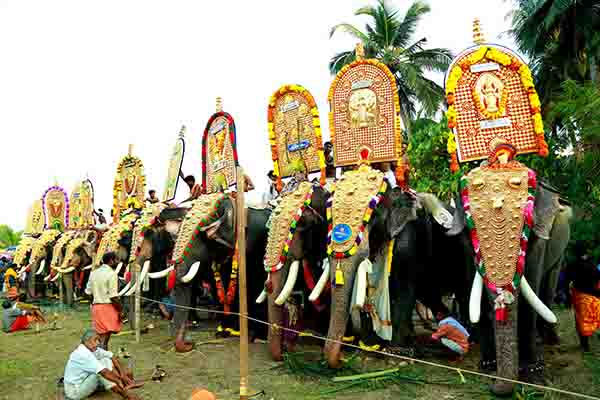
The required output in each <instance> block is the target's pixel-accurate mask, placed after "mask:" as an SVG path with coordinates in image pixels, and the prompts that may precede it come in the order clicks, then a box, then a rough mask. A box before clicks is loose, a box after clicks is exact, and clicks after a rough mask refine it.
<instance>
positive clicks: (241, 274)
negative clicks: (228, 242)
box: [236, 167, 248, 400]
mask: <svg viewBox="0 0 600 400" xmlns="http://www.w3.org/2000/svg"><path fill="white" fill-rule="evenodd" d="M244 176H245V175H244V170H243V169H242V168H241V167H237V169H236V186H237V197H236V220H237V221H236V227H237V229H236V235H237V238H236V240H237V248H238V279H239V296H240V301H239V303H240V400H247V399H248V320H247V319H246V316H247V315H248V302H247V297H246V207H245V204H244V190H245V189H246V180H245V179H244Z"/></svg>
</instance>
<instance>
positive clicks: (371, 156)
mask: <svg viewBox="0 0 600 400" xmlns="http://www.w3.org/2000/svg"><path fill="white" fill-rule="evenodd" d="M363 56H364V50H363V48H362V45H361V44H359V45H358V46H357V49H356V61H354V62H353V63H351V64H349V65H346V66H345V67H344V68H342V70H341V71H340V72H339V73H338V74H337V76H336V77H335V79H334V81H333V83H332V84H331V87H330V89H329V96H328V100H329V105H330V107H331V111H330V113H329V126H330V130H331V141H332V142H333V146H334V163H335V166H344V165H353V164H358V163H360V162H361V160H362V161H368V162H383V161H396V160H398V161H399V165H401V154H402V144H401V141H402V134H401V131H400V118H399V112H400V104H399V99H398V89H397V86H396V79H395V77H394V75H393V74H392V73H391V72H390V70H389V69H388V68H387V67H386V66H385V65H384V64H383V63H381V62H379V61H377V60H374V59H363Z"/></svg>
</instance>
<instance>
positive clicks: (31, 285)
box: [27, 266, 35, 299]
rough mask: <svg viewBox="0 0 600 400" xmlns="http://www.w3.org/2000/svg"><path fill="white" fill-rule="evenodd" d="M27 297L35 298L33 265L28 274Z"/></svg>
mask: <svg viewBox="0 0 600 400" xmlns="http://www.w3.org/2000/svg"><path fill="white" fill-rule="evenodd" d="M27 297H28V298H29V299H34V298H35V272H34V268H33V266H32V267H31V271H29V273H28V274H27Z"/></svg>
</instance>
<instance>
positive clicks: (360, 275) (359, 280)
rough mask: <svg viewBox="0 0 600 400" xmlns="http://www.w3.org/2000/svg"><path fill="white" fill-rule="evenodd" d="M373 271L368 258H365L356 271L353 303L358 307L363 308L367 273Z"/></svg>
mask: <svg viewBox="0 0 600 400" xmlns="http://www.w3.org/2000/svg"><path fill="white" fill-rule="evenodd" d="M372 271H373V264H372V263H371V261H370V260H369V259H368V258H365V259H364V260H363V261H362V262H361V263H360V265H359V266H358V270H357V272H356V301H355V302H354V304H355V305H356V306H357V307H358V308H363V306H364V305H365V299H366V297H367V273H370V272H372Z"/></svg>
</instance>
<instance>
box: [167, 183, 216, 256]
mask: <svg viewBox="0 0 600 400" xmlns="http://www.w3.org/2000/svg"><path fill="white" fill-rule="evenodd" d="M222 198H223V194H222V193H211V194H206V195H202V196H200V197H199V198H198V199H196V200H194V202H193V204H192V208H191V209H190V210H189V211H188V212H187V214H186V215H185V219H184V220H183V222H182V223H181V227H180V228H179V234H178V235H177V242H175V247H174V249H173V260H178V259H180V258H181V257H182V256H183V251H184V250H185V247H186V246H187V245H188V243H189V242H190V240H191V239H192V235H193V234H194V231H195V230H196V227H197V226H198V224H199V223H200V221H202V220H203V219H206V218H208V216H209V214H210V213H211V212H212V211H213V210H214V209H215V205H216V202H217V200H220V199H222Z"/></svg>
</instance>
